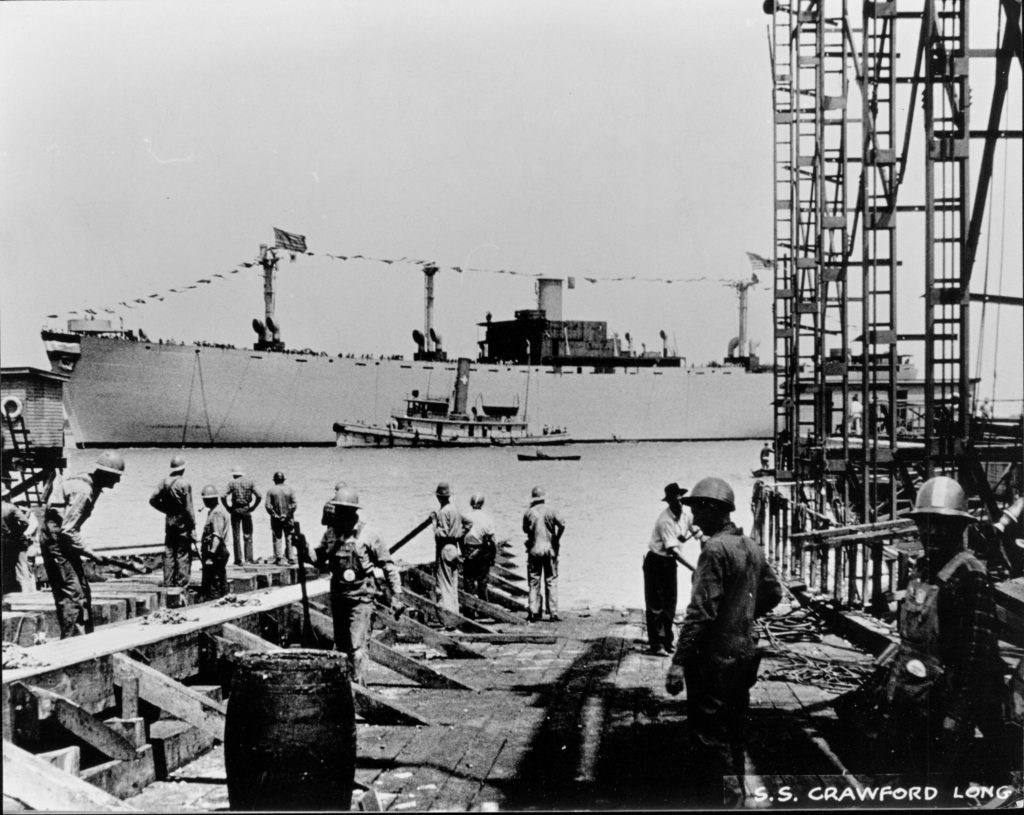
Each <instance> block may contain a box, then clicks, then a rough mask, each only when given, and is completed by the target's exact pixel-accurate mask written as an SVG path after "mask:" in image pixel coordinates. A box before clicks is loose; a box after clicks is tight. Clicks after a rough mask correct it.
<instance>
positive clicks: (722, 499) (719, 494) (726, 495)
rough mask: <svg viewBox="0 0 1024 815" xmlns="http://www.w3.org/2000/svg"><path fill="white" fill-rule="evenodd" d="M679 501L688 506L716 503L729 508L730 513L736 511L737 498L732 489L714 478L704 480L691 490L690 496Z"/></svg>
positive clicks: (719, 479)
mask: <svg viewBox="0 0 1024 815" xmlns="http://www.w3.org/2000/svg"><path fill="white" fill-rule="evenodd" d="M679 500H680V502H681V503H683V504H688V505H692V504H695V503H697V502H698V501H716V502H717V503H719V504H721V505H722V506H723V507H726V508H728V510H729V512H732V511H733V510H735V509H736V496H735V495H734V494H733V491H732V487H730V486H729V485H728V484H727V483H726V482H725V481H723V480H722V479H721V478H715V477H714V476H710V477H708V478H702V479H701V480H700V481H698V482H697V483H696V484H695V485H694V487H693V489H692V490H690V494H689V495H687V496H686V497H685V498H680V499H679Z"/></svg>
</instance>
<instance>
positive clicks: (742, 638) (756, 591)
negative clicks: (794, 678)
mask: <svg viewBox="0 0 1024 815" xmlns="http://www.w3.org/2000/svg"><path fill="white" fill-rule="evenodd" d="M679 500H680V502H681V503H682V504H685V505H688V506H689V507H690V508H691V510H692V512H693V523H694V525H696V526H697V527H699V528H700V530H701V532H702V533H703V534H704V536H706V540H705V542H704V546H703V549H702V550H701V553H700V557H699V558H698V560H697V568H696V571H695V573H694V576H693V587H692V589H691V593H690V604H689V606H688V608H687V609H686V617H685V618H684V619H683V625H682V628H681V630H680V632H679V640H678V642H677V644H676V652H675V655H674V656H673V657H672V667H671V668H669V672H668V677H667V678H666V681H665V689H666V690H667V691H668V692H669V693H670V694H672V695H673V696H674V695H675V694H677V693H679V692H680V691H681V690H682V689H683V687H684V684H685V685H686V686H687V687H688V690H687V697H686V704H687V724H688V726H689V730H690V737H691V740H692V747H693V755H692V760H691V763H690V764H689V767H690V768H691V769H692V772H693V778H694V780H695V781H696V783H697V786H698V787H699V788H700V787H703V788H704V789H703V791H704V792H705V793H706V794H707V795H709V796H712V797H713V798H714V799H717V800H716V801H715V802H716V803H718V804H721V802H722V801H721V797H720V796H721V792H722V781H723V779H724V778H725V777H726V776H729V775H735V776H741V775H742V774H743V771H744V763H745V758H744V745H745V741H746V730H747V711H748V708H749V706H750V688H751V687H752V686H753V684H754V682H755V681H756V679H757V668H758V662H759V658H758V656H757V635H756V634H755V633H754V619H755V618H756V617H760V616H761V615H762V614H766V613H767V612H769V611H771V610H772V609H773V608H775V606H777V605H778V603H779V601H780V600H781V599H782V586H781V585H780V583H779V581H778V579H777V578H776V577H775V574H774V573H773V572H772V570H771V568H770V567H769V566H768V563H767V562H766V561H765V558H764V553H763V552H762V551H761V549H760V547H759V546H757V544H755V543H754V542H753V541H752V540H750V538H748V537H746V536H745V535H744V534H743V532H742V531H741V530H740V529H739V528H737V527H736V526H735V524H733V523H732V521H731V520H730V513H732V512H733V511H734V510H735V509H736V501H735V498H734V496H733V491H732V487H730V486H729V485H728V484H727V483H726V482H725V481H723V480H722V479H720V478H704V479H701V480H700V481H698V482H697V484H696V485H695V486H694V488H693V490H692V491H691V492H690V493H689V494H688V495H685V496H683V497H682V498H680V499H679ZM737 780H738V781H739V782H740V783H739V789H740V790H742V789H743V785H742V779H737ZM704 803H710V801H706V802H704Z"/></svg>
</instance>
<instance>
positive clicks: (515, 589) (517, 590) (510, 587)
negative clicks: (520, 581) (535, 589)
mask: <svg viewBox="0 0 1024 815" xmlns="http://www.w3.org/2000/svg"><path fill="white" fill-rule="evenodd" d="M490 582H491V584H492V585H493V586H494V587H495V588H496V589H501V590H502V591H504V592H506V593H508V594H510V595H512V596H513V597H529V595H530V592H529V591H527V590H526V589H524V588H521V587H520V586H517V585H516V584H515V583H513V582H512V581H511V580H505V578H503V577H498V576H497V575H495V574H491V580H490Z"/></svg>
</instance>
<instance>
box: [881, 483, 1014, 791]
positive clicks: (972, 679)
mask: <svg viewBox="0 0 1024 815" xmlns="http://www.w3.org/2000/svg"><path fill="white" fill-rule="evenodd" d="M908 515H909V516H910V517H912V518H913V519H914V521H915V523H916V524H917V528H918V532H919V533H920V535H921V544H922V546H923V547H924V554H923V555H922V556H921V558H920V560H919V561H918V563H917V568H916V574H915V575H914V577H913V578H912V579H911V581H910V583H909V584H908V585H907V590H906V594H905V596H904V599H903V602H902V604H901V606H900V611H899V633H900V644H899V650H898V651H897V653H896V657H895V660H894V661H893V663H891V664H890V673H889V680H888V687H887V691H888V697H889V699H890V700H891V704H892V706H893V707H892V709H891V710H890V711H889V712H890V721H891V723H892V728H891V730H892V731H893V732H891V733H887V734H886V735H887V736H888V737H889V739H888V741H889V743H890V745H891V747H892V749H893V750H894V753H895V755H894V756H893V758H894V759H895V761H894V764H895V765H896V766H897V767H899V768H902V767H904V766H905V767H906V768H907V769H908V770H910V771H911V772H920V773H941V774H944V775H946V776H947V780H950V781H952V780H953V779H954V778H955V779H956V780H963V781H965V782H966V781H982V782H983V783H1001V781H997V780H995V779H993V778H991V776H990V774H991V773H993V772H999V771H1000V770H1004V771H1005V768H1006V761H1007V756H1006V755H1003V756H1002V757H1001V761H1002V764H1000V757H999V752H998V751H1000V750H1002V749H1004V748H1005V747H1006V745H1007V744H1008V742H1006V741H1004V737H1005V735H1006V733H1005V729H1004V728H1005V726H1004V724H1003V722H1002V717H1001V710H1000V698H1001V694H1002V692H1003V663H1002V660H1001V659H1000V656H999V647H998V637H997V635H996V631H997V628H998V618H997V616H996V604H995V595H994V592H993V590H992V585H991V582H990V581H989V579H988V575H987V572H986V569H985V567H984V566H983V565H982V564H981V562H980V561H979V560H978V559H977V558H976V557H975V556H974V555H973V554H972V553H971V552H969V551H968V550H966V548H965V546H964V533H965V531H966V530H967V527H968V526H970V525H971V523H972V522H973V521H974V518H973V517H972V516H971V515H970V513H968V512H967V496H966V494H965V493H964V490H963V488H962V487H961V486H960V484H958V483H957V482H956V481H955V480H953V479H952V478H947V477H945V476H938V477H936V478H932V479H929V480H928V481H926V482H925V483H924V484H923V485H922V486H921V489H920V491H919V492H918V494H917V500H916V502H915V505H914V509H913V510H911V511H910V512H909V513H908ZM976 729H977V730H980V731H981V733H982V735H983V736H984V738H983V739H981V740H978V739H975V736H974V734H975V730H976ZM1018 740H1019V735H1018ZM1016 750H1017V758H1016V767H1017V769H1019V768H1020V757H1019V755H1020V753H1019V751H1020V747H1019V743H1018V745H1017V747H1016ZM986 776H989V777H988V778H986Z"/></svg>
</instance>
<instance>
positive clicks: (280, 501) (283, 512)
mask: <svg viewBox="0 0 1024 815" xmlns="http://www.w3.org/2000/svg"><path fill="white" fill-rule="evenodd" d="M265 506H266V508H267V514H268V515H270V532H271V534H272V535H273V538H274V563H276V564H280V563H281V562H282V560H281V558H282V557H284V559H285V560H287V561H288V563H295V558H293V557H292V527H293V525H294V524H295V510H296V508H297V506H298V505H297V503H296V501H295V490H293V489H292V488H291V486H290V485H288V484H285V483H284V473H282V472H280V471H278V472H276V473H274V486H272V487H271V488H270V489H269V490H267V501H266V504H265Z"/></svg>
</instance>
